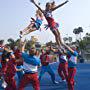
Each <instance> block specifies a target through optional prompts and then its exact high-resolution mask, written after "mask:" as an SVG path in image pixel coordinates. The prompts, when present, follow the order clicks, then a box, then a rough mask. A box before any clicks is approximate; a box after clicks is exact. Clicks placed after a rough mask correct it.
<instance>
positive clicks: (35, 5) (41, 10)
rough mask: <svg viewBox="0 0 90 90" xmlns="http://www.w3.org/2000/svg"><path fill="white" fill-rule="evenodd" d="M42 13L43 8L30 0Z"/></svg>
mask: <svg viewBox="0 0 90 90" xmlns="http://www.w3.org/2000/svg"><path fill="white" fill-rule="evenodd" d="M30 1H31V2H32V3H33V4H34V5H35V6H36V7H37V8H38V9H39V10H40V11H41V12H42V13H43V10H42V9H41V8H40V7H39V6H38V5H37V4H36V3H35V1H34V0H30Z"/></svg>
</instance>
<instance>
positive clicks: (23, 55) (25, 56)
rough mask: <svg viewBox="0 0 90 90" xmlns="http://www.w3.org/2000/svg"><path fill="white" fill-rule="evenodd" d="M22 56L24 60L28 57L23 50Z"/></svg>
mask: <svg viewBox="0 0 90 90" xmlns="http://www.w3.org/2000/svg"><path fill="white" fill-rule="evenodd" d="M22 58H23V59H24V60H26V59H27V58H28V54H27V53H25V52H22Z"/></svg>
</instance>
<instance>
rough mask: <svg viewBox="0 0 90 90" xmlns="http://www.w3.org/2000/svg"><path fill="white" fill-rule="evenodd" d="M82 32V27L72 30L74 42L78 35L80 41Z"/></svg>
mask: <svg viewBox="0 0 90 90" xmlns="http://www.w3.org/2000/svg"><path fill="white" fill-rule="evenodd" d="M82 32H83V28H82V27H78V28H75V29H74V30H73V33H74V34H75V35H76V40H77V38H78V35H80V38H79V39H80V40H81V33H82Z"/></svg>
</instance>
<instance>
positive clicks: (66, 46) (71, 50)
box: [63, 43, 74, 53]
mask: <svg viewBox="0 0 90 90" xmlns="http://www.w3.org/2000/svg"><path fill="white" fill-rule="evenodd" d="M63 46H64V47H65V48H67V49H68V50H69V51H70V52H72V53H74V50H73V49H71V48H70V47H69V46H68V45H66V44H64V43H63Z"/></svg>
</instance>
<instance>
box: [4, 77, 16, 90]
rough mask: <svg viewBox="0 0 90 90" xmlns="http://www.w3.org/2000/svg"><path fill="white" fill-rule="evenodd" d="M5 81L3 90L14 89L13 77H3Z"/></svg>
mask: <svg viewBox="0 0 90 90" xmlns="http://www.w3.org/2000/svg"><path fill="white" fill-rule="evenodd" d="M5 81H6V83H7V87H6V88H5V90H16V81H15V79H14V77H5Z"/></svg>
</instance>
